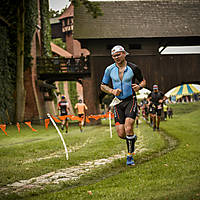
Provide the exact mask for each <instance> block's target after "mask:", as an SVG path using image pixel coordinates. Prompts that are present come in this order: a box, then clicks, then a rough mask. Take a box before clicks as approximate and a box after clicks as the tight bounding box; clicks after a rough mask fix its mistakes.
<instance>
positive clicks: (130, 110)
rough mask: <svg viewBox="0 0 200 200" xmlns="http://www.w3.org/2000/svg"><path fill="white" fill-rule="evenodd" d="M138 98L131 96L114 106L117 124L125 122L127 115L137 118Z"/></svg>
mask: <svg viewBox="0 0 200 200" xmlns="http://www.w3.org/2000/svg"><path fill="white" fill-rule="evenodd" d="M137 112H138V111H137V99H136V97H134V96H129V97H127V98H126V99H124V100H122V102H121V103H119V104H117V105H116V106H114V116H115V125H119V124H124V123H125V119H126V118H127V117H129V118H132V119H135V118H136V116H137Z"/></svg>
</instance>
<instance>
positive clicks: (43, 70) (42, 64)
mask: <svg viewBox="0 0 200 200" xmlns="http://www.w3.org/2000/svg"><path fill="white" fill-rule="evenodd" d="M37 74H38V78H39V79H42V80H46V79H50V80H55V79H58V80H60V79H62V80H64V79H66V80H68V79H77V78H83V77H84V76H90V66H89V57H86V58H85V57H80V58H57V57H54V58H41V57H37Z"/></svg>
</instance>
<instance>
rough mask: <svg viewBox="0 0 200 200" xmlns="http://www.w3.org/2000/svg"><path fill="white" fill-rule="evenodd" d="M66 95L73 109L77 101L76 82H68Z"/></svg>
mask: <svg viewBox="0 0 200 200" xmlns="http://www.w3.org/2000/svg"><path fill="white" fill-rule="evenodd" d="M67 83H68V93H69V98H70V100H71V104H72V107H73V108H74V106H75V104H76V103H77V101H78V94H77V89H76V81H68V82H67Z"/></svg>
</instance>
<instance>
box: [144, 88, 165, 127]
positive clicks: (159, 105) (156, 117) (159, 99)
mask: <svg viewBox="0 0 200 200" xmlns="http://www.w3.org/2000/svg"><path fill="white" fill-rule="evenodd" d="M166 99H167V97H166V96H164V94H163V93H162V92H161V91H159V90H158V85H153V91H152V92H151V93H150V94H149V96H148V100H149V102H150V108H151V110H152V117H153V131H155V130H156V129H157V130H158V131H159V130H160V117H161V111H162V109H163V102H164V101H165V100H166Z"/></svg>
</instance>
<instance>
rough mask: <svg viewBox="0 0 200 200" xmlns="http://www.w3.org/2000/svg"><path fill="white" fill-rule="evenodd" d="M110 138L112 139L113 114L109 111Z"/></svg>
mask: <svg viewBox="0 0 200 200" xmlns="http://www.w3.org/2000/svg"><path fill="white" fill-rule="evenodd" d="M109 125H110V138H112V125H111V112H110V111H109Z"/></svg>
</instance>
